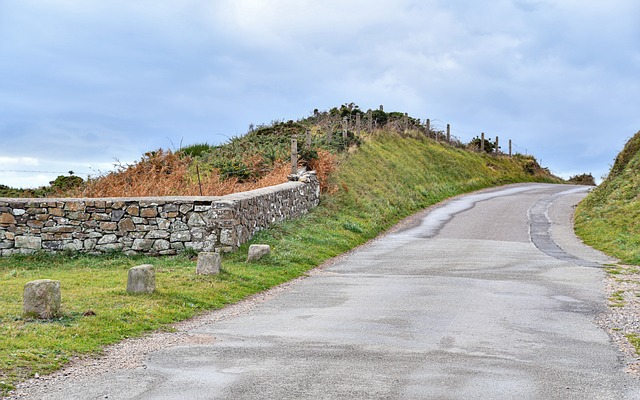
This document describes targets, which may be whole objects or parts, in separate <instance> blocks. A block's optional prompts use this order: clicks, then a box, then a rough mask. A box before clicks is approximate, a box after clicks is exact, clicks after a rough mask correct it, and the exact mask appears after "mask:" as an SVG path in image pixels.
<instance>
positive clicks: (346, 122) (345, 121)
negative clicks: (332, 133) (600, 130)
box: [342, 117, 349, 141]
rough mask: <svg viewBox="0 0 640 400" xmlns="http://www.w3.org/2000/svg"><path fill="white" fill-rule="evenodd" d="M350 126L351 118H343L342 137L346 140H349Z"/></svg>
mask: <svg viewBox="0 0 640 400" xmlns="http://www.w3.org/2000/svg"><path fill="white" fill-rule="evenodd" d="M348 126H349V119H348V118H347V117H344V118H342V139H344V140H345V141H346V140H347V138H348V137H349V136H348V131H347V129H348Z"/></svg>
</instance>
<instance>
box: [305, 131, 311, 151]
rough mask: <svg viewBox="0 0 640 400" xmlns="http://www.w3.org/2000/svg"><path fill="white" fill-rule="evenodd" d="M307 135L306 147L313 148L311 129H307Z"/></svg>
mask: <svg viewBox="0 0 640 400" xmlns="http://www.w3.org/2000/svg"><path fill="white" fill-rule="evenodd" d="M306 135H307V142H306V145H307V147H311V129H307V132H306Z"/></svg>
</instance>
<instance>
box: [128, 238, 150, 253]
mask: <svg viewBox="0 0 640 400" xmlns="http://www.w3.org/2000/svg"><path fill="white" fill-rule="evenodd" d="M153 242H154V241H153V239H135V240H134V241H133V245H132V246H131V249H132V250H135V251H149V250H151V249H152V248H153Z"/></svg>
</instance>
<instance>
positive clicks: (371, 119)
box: [367, 110, 373, 132]
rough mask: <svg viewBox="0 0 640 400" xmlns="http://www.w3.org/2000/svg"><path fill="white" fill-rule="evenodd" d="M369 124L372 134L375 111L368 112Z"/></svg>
mask: <svg viewBox="0 0 640 400" xmlns="http://www.w3.org/2000/svg"><path fill="white" fill-rule="evenodd" d="M367 124H368V128H369V132H371V131H372V130H373V111H371V110H368V111H367Z"/></svg>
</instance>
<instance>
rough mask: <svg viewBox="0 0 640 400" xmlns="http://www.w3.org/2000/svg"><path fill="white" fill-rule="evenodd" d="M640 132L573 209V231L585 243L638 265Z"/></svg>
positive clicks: (639, 236)
mask: <svg viewBox="0 0 640 400" xmlns="http://www.w3.org/2000/svg"><path fill="white" fill-rule="evenodd" d="M638 193H640V132H638V133H636V134H635V136H634V137H633V138H631V139H630V140H629V141H628V142H627V144H626V146H625V148H624V149H623V150H622V152H620V154H619V155H618V157H617V158H616V161H615V163H614V165H613V167H612V168H611V172H610V173H609V176H608V177H607V179H605V180H604V181H603V182H602V183H601V184H600V185H599V186H598V187H597V188H596V189H595V190H594V191H593V192H592V193H590V194H589V196H587V198H585V199H584V201H582V202H581V203H580V205H579V206H578V208H577V210H576V225H575V226H576V233H577V234H578V235H579V236H580V237H581V238H582V240H584V241H585V243H587V244H588V245H590V246H592V247H594V248H596V249H599V250H601V251H603V252H605V253H607V254H610V255H612V256H614V257H616V258H619V259H620V260H622V261H623V262H625V263H628V264H634V265H640V198H639V197H638Z"/></svg>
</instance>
